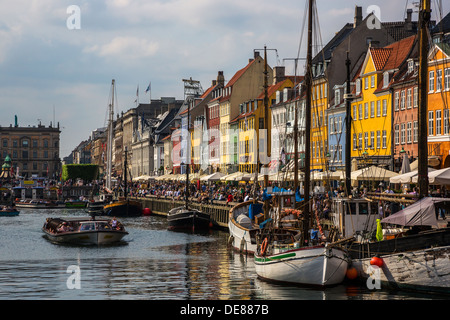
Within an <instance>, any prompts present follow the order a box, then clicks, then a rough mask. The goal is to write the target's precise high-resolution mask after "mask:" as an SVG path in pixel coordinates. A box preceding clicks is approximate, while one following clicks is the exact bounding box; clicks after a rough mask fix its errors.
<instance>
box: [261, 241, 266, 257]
mask: <svg viewBox="0 0 450 320" xmlns="http://www.w3.org/2000/svg"><path fill="white" fill-rule="evenodd" d="M266 250H267V237H266V238H264V240H263V242H262V243H261V255H262V256H264V255H265V254H266Z"/></svg>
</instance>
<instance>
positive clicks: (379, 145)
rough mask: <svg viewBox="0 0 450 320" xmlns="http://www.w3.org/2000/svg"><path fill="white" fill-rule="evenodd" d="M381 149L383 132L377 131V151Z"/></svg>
mask: <svg viewBox="0 0 450 320" xmlns="http://www.w3.org/2000/svg"><path fill="white" fill-rule="evenodd" d="M380 147H381V132H380V130H377V149H380Z"/></svg>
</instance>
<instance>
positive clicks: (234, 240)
mask: <svg viewBox="0 0 450 320" xmlns="http://www.w3.org/2000/svg"><path fill="white" fill-rule="evenodd" d="M261 206H262V204H261V203H257V204H256V203H255V202H254V201H253V200H251V201H247V202H243V203H239V204H238V205H236V206H234V207H233V208H231V209H230V213H229V217H228V230H229V232H230V238H229V243H230V245H231V246H232V248H233V249H234V250H236V251H239V252H241V253H244V254H253V253H255V252H256V245H257V244H256V235H257V234H258V232H260V226H259V223H258V218H257V214H258V213H259V212H260V208H261ZM255 209H256V210H255Z"/></svg>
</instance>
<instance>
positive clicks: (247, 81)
mask: <svg viewBox="0 0 450 320" xmlns="http://www.w3.org/2000/svg"><path fill="white" fill-rule="evenodd" d="M264 64H265V63H264V59H262V58H261V56H260V55H259V52H255V56H254V58H253V59H250V61H249V63H248V64H247V65H246V66H245V67H244V68H242V69H241V70H239V71H237V72H236V73H235V75H234V76H233V77H232V78H231V79H230V81H228V83H227V84H226V85H225V86H224V88H223V89H222V90H223V93H222V98H221V99H220V101H219V117H220V124H219V131H220V147H219V151H220V157H219V158H220V170H221V172H223V173H228V171H230V170H231V168H232V163H233V162H234V161H233V159H234V157H235V153H236V152H237V150H235V149H236V148H234V145H235V141H234V139H233V140H232V139H230V137H231V136H233V135H232V134H231V133H230V122H232V120H234V119H235V118H236V117H237V116H238V115H239V114H240V105H241V104H242V103H243V102H244V101H248V100H250V99H254V98H255V97H257V96H258V95H259V94H260V92H261V88H263V86H264ZM271 82H272V69H271V68H270V67H268V83H271Z"/></svg>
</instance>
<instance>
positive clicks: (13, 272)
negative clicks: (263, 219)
mask: <svg viewBox="0 0 450 320" xmlns="http://www.w3.org/2000/svg"><path fill="white" fill-rule="evenodd" d="M63 214H66V215H85V213H84V212H77V211H68V210H66V211H57V210H53V211H49V212H42V211H39V212H33V211H27V210H23V211H22V212H21V214H20V215H19V216H17V217H12V219H2V220H1V221H0V241H1V243H2V246H1V247H0V299H3V300H4V299H85V300H88V299H123V300H125V299H128V300H138V299H146V300H160V299H164V300H228V299H232V300H260V299H264V300H342V299H345V300H350V299H355V300H361V299H373V300H382V299H410V298H413V299H417V298H420V299H422V298H423V299H430V298H431V297H430V296H426V295H425V296H418V295H413V294H407V293H398V292H389V291H381V290H380V291H375V292H370V291H368V290H367V289H364V288H361V287H359V286H357V285H340V286H336V287H333V288H328V289H325V290H321V289H312V288H299V287H290V286H281V285H276V284H272V283H267V282H264V281H262V280H260V279H258V278H257V276H256V273H255V269H254V263H253V258H252V257H250V256H243V255H240V254H238V253H235V252H234V251H232V250H231V249H230V248H229V247H228V246H227V240H228V233H227V232H223V231H212V232H209V233H207V234H190V233H184V232H182V233H180V232H173V231H168V230H167V220H166V219H164V218H163V217H155V216H146V217H134V218H124V219H121V221H122V222H123V223H124V225H125V226H126V229H127V230H128V231H129V235H128V236H126V237H125V238H124V241H125V245H112V246H104V247H97V246H73V245H60V244H53V243H51V242H49V241H48V240H47V239H45V238H43V233H42V231H41V228H42V225H43V223H44V221H45V218H46V217H48V216H61V215H63ZM72 265H74V266H78V267H79V268H80V280H81V288H80V289H72V290H71V289H69V288H68V287H67V280H68V278H69V277H70V276H71V274H70V273H67V268H68V267H69V266H72Z"/></svg>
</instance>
